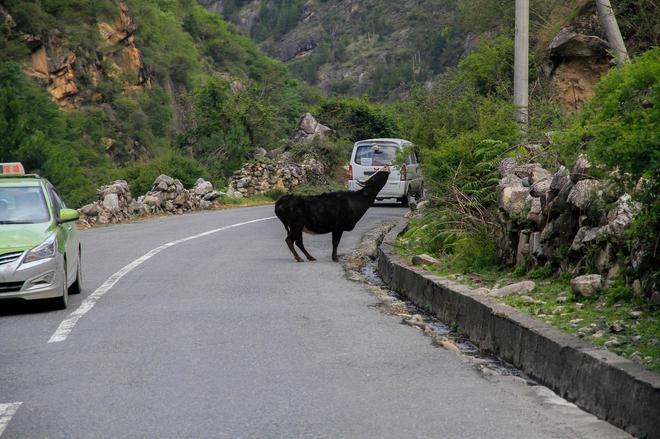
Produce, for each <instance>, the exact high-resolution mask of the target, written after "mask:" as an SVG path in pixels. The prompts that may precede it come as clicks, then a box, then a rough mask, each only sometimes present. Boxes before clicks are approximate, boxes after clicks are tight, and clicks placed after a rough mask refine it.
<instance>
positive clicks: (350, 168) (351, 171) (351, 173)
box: [348, 163, 353, 180]
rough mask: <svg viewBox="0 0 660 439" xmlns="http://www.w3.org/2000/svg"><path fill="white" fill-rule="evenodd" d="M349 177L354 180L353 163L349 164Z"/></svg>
mask: <svg viewBox="0 0 660 439" xmlns="http://www.w3.org/2000/svg"><path fill="white" fill-rule="evenodd" d="M348 179H349V180H353V165H351V164H350V163H349V164H348Z"/></svg>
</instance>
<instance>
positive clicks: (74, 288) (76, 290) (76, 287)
mask: <svg viewBox="0 0 660 439" xmlns="http://www.w3.org/2000/svg"><path fill="white" fill-rule="evenodd" d="M82 280H83V277H82V253H81V252H80V250H79V251H78V266H77V268H76V281H75V282H74V283H72V284H71V286H70V287H69V294H80V293H82Z"/></svg>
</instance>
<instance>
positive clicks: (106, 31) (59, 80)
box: [0, 1, 151, 110]
mask: <svg viewBox="0 0 660 439" xmlns="http://www.w3.org/2000/svg"><path fill="white" fill-rule="evenodd" d="M3 11H4V12H3ZM117 12H118V14H117V19H116V20H115V21H114V22H110V23H109V22H99V23H98V24H97V27H98V30H99V36H100V38H99V42H98V44H97V46H96V47H95V48H90V47H88V46H87V47H84V48H83V47H70V43H69V41H67V40H66V38H65V37H64V34H62V33H61V32H58V31H54V32H52V33H51V34H50V35H49V36H48V37H44V36H41V35H32V34H21V33H20V32H19V37H20V38H21V39H22V40H23V41H25V42H26V43H27V46H28V48H29V49H30V51H31V53H30V56H29V58H28V59H27V60H26V62H25V64H24V70H25V73H26V74H27V75H28V76H31V77H32V78H34V79H36V80H37V81H38V82H40V83H42V84H43V85H44V87H45V88H46V89H47V90H48V92H49V93H50V95H51V98H52V100H53V101H54V102H55V103H57V105H58V106H60V107H61V108H64V109H68V110H74V109H78V108H79V107H80V106H81V105H82V104H84V103H85V102H87V101H90V102H97V101H100V100H101V99H102V98H103V97H102V96H99V95H98V94H97V95H94V94H91V93H83V92H82V91H81V87H80V81H81V80H82V81H87V82H89V83H90V84H91V85H92V86H96V85H98V84H99V83H100V82H101V81H102V79H103V78H104V77H111V78H114V79H116V80H120V81H122V82H123V86H124V89H125V90H133V89H135V88H139V87H150V86H151V79H150V77H149V74H148V72H147V70H146V68H145V66H144V63H143V61H142V54H141V52H140V50H139V49H138V48H137V46H136V44H135V37H134V33H135V31H136V29H137V26H136V25H135V24H134V22H133V20H132V18H131V16H130V15H129V13H128V7H127V6H126V3H125V2H124V1H120V2H119V7H118V11H117ZM3 17H4V18H3ZM0 19H2V20H3V21H5V22H11V23H13V19H12V18H11V16H10V15H9V14H8V13H6V11H5V10H4V9H3V10H2V11H0ZM10 20H11V21H10ZM12 27H13V26H12ZM83 55H84V56H83ZM80 59H83V60H84V61H82V62H81V61H80ZM83 78H84V79H83Z"/></svg>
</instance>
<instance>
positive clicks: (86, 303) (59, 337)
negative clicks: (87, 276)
mask: <svg viewBox="0 0 660 439" xmlns="http://www.w3.org/2000/svg"><path fill="white" fill-rule="evenodd" d="M274 218H277V217H275V216H269V217H266V218H259V219H255V220H250V221H244V222H241V223H236V224H231V225H229V226H224V227H219V228H217V229H212V230H208V231H206V232H202V233H198V234H196V235H192V236H187V237H185V238H180V239H177V240H174V241H170V242H167V243H165V244H163V245H161V246H158V247H156V248H154V249H152V250H150V251H148V252H147V253H145V254H144V255H142V256H140V257H139V258H137V259H135V260H134V261H133V262H131V263H129V264H127V265H125V266H124V267H122V268H121V269H119V270H118V271H117V272H115V273H114V274H112V275H111V276H110V277H109V278H107V279H106V280H105V282H103V283H102V284H101V286H99V287H98V288H97V289H96V290H94V292H93V293H92V294H90V295H89V296H87V297H85V299H84V300H83V301H82V303H81V304H80V306H78V308H76V309H75V310H74V311H73V312H72V313H71V314H69V315H68V316H67V317H66V318H65V319H64V320H62V323H60V325H59V326H58V327H57V329H56V330H55V332H53V335H51V336H50V339H49V340H48V343H59V342H63V341H64V340H66V339H67V337H68V336H69V334H70V333H71V331H72V330H73V328H74V327H75V326H76V324H77V323H78V321H79V320H80V319H81V318H82V317H83V316H84V315H85V314H87V313H88V312H89V311H90V310H91V309H92V308H94V305H96V303H97V302H98V301H99V300H100V299H101V297H103V296H104V295H105V294H106V293H107V292H108V291H110V289H112V287H114V286H115V284H116V283H117V282H119V281H120V280H121V279H122V278H123V277H124V276H126V275H127V274H128V273H130V272H131V271H133V269H135V268H137V267H139V266H140V265H142V264H143V263H145V262H146V261H148V260H149V259H151V258H153V257H154V256H156V255H157V254H158V253H160V252H162V251H163V250H166V249H168V248H170V247H174V246H175V245H177V244H181V243H183V242H187V241H192V240H193V239H198V238H202V237H204V236H208V235H212V234H214V233H218V232H222V231H224V230H228V229H233V228H235V227H240V226H245V225H247V224H253V223H258V222H262V221H268V220H271V219H274Z"/></svg>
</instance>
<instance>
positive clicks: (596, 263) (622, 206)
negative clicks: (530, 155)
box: [497, 156, 638, 290]
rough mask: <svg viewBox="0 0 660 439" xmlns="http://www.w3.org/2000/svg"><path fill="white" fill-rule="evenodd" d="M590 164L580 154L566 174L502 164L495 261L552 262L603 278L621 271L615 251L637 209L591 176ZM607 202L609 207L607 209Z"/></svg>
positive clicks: (511, 162) (530, 165) (511, 161)
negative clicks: (500, 227)
mask: <svg viewBox="0 0 660 439" xmlns="http://www.w3.org/2000/svg"><path fill="white" fill-rule="evenodd" d="M590 166H591V165H590V163H589V161H588V160H587V159H586V158H585V157H584V156H580V157H579V158H578V159H577V160H576V162H575V164H574V166H573V168H572V169H571V170H570V172H569V170H568V169H566V168H565V167H563V166H562V167H560V168H559V170H558V171H557V172H555V173H551V172H549V171H548V170H546V169H544V168H543V167H542V166H541V165H540V164H538V163H528V164H523V165H519V164H517V163H516V161H515V160H514V159H511V158H508V159H505V160H504V161H503V162H502V163H501V164H500V166H499V171H500V174H501V176H502V178H501V179H500V181H499V184H498V187H497V195H498V201H499V207H500V224H501V225H502V229H503V233H502V236H501V238H500V239H499V240H498V257H499V258H500V259H501V260H502V261H503V262H505V263H509V264H513V263H515V264H517V265H525V266H527V267H528V268H530V267H531V266H542V265H544V264H545V263H546V262H549V261H552V262H556V263H558V265H559V266H560V267H562V268H563V269H566V268H567V267H568V266H573V267H577V268H578V270H576V271H587V272H592V273H599V274H601V275H603V276H606V277H607V278H612V277H615V276H616V275H618V274H619V273H620V272H621V268H622V264H623V261H621V260H619V258H618V256H617V255H618V253H619V252H618V251H619V250H620V249H621V248H622V246H624V244H625V237H624V232H625V230H626V229H627V228H628V227H629V226H630V224H631V223H632V219H633V216H634V214H635V212H636V211H637V209H638V206H637V205H636V203H634V202H633V201H632V200H631V197H630V195H629V194H622V195H620V196H618V197H617V196H616V195H613V194H614V190H613V188H612V187H611V186H608V184H607V183H606V182H604V181H601V180H596V179H594V178H592V177H591V176H590V173H589V168H590ZM608 203H609V205H610V206H612V207H609V208H607V207H605V206H606V205H608ZM577 289H578V288H576V290H577Z"/></svg>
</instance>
